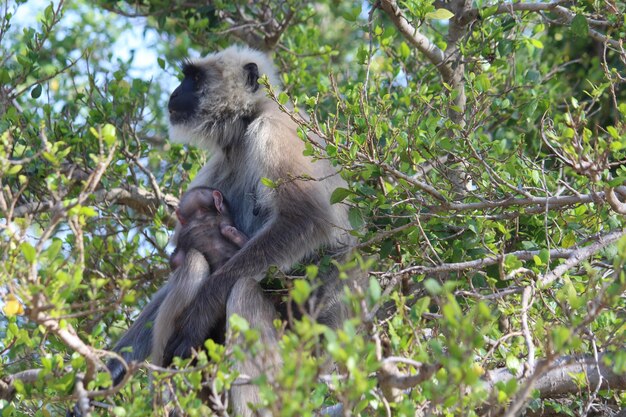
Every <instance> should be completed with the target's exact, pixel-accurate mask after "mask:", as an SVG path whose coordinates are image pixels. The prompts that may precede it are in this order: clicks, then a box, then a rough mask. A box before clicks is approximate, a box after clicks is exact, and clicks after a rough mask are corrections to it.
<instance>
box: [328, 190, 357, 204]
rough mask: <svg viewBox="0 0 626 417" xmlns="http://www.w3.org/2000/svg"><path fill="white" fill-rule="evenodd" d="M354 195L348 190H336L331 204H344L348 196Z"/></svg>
mask: <svg viewBox="0 0 626 417" xmlns="http://www.w3.org/2000/svg"><path fill="white" fill-rule="evenodd" d="M350 194H352V190H348V189H347V188H341V187H339V188H336V189H335V191H333V193H332V194H331V196H330V204H337V203H340V202H342V201H343V200H344V199H345V198H346V197H347V196H349V195H350Z"/></svg>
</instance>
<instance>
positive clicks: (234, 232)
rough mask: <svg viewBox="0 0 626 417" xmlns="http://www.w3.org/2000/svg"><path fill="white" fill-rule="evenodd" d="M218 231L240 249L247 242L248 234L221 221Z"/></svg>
mask: <svg viewBox="0 0 626 417" xmlns="http://www.w3.org/2000/svg"><path fill="white" fill-rule="evenodd" d="M220 232H221V233H222V236H224V237H225V238H226V239H228V240H230V241H231V242H233V243H234V244H235V245H237V246H239V248H240V249H241V248H242V247H243V245H245V244H246V243H247V242H248V236H246V235H244V234H243V233H242V232H241V231H239V229H237V228H236V227H235V226H231V225H229V224H225V223H222V224H220Z"/></svg>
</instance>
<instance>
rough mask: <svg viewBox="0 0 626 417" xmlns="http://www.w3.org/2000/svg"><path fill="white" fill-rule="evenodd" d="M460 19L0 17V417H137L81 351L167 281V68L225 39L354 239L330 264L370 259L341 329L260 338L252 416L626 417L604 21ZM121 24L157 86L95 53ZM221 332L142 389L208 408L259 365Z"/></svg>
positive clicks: (277, 7)
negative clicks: (244, 56)
mask: <svg viewBox="0 0 626 417" xmlns="http://www.w3.org/2000/svg"><path fill="white" fill-rule="evenodd" d="M462 3H464V2H462V1H449V2H439V1H432V0H409V1H404V2H401V3H400V5H398V4H397V3H396V2H395V1H390V0H381V1H379V2H375V3H367V2H364V3H361V2H356V3H350V2H333V1H319V2H296V1H293V0H285V1H274V2H269V1H268V2H254V1H249V2H247V1H243V0H238V1H235V2H226V1H212V2H206V1H203V2H200V1H198V2H194V1H188V2H170V1H163V0H140V1H133V2H109V1H106V0H101V1H100V2H99V3H98V4H97V5H93V4H92V3H90V2H81V1H78V0H77V1H72V2H65V1H62V0H61V1H56V2H53V3H50V5H49V6H47V7H45V8H44V9H43V10H42V11H41V12H40V13H38V14H37V17H36V18H32V17H29V18H23V17H22V18H21V19H20V17H19V16H20V15H19V14H16V12H21V13H24V12H25V13H27V14H28V13H29V11H32V10H34V6H33V5H32V4H31V3H28V2H24V1H16V2H5V3H4V4H3V5H2V6H0V7H1V8H2V10H3V13H2V14H1V15H0V50H1V52H2V53H1V54H0V62H1V65H0V213H1V214H2V218H0V230H1V233H2V240H1V241H0V248H1V250H0V300H1V301H2V306H3V312H4V315H0V352H1V355H0V378H1V379H0V410H2V415H3V416H5V415H6V416H11V415H16V416H17V415H61V414H64V413H65V409H67V408H69V407H71V406H72V404H74V403H75V402H76V400H77V399H80V398H85V394H84V392H85V390H87V392H88V393H89V394H88V395H90V396H93V397H94V398H95V399H96V400H97V401H99V402H100V403H102V404H106V405H109V406H110V408H102V407H96V408H95V410H94V412H93V414H95V415H120V416H131V415H137V416H139V415H150V414H153V413H156V411H153V407H155V406H156V404H157V400H156V399H155V398H153V396H151V395H150V394H149V390H147V387H149V382H148V374H152V373H153V372H151V369H152V370H153V368H151V367H150V366H149V365H147V364H140V365H138V366H137V368H136V369H135V373H134V375H133V377H132V378H131V379H130V381H127V382H126V383H125V384H124V385H123V386H122V387H117V388H115V389H113V390H111V391H106V388H107V387H108V386H109V385H110V381H109V376H108V374H107V373H106V371H105V369H104V368H103V367H102V363H103V361H106V359H107V358H108V357H109V356H107V355H108V354H107V353H106V352H105V351H104V349H106V348H108V347H110V346H111V345H112V343H113V342H114V341H115V340H117V338H118V337H119V336H120V334H121V333H122V332H123V331H124V329H126V328H127V327H128V325H129V323H131V322H132V320H133V319H134V318H135V317H136V315H137V314H138V312H139V311H141V308H142V306H144V305H145V303H146V301H147V300H148V299H149V297H150V295H151V294H152V293H154V291H155V290H156V288H158V287H159V286H160V285H161V284H162V283H163V281H164V279H166V277H167V274H168V267H167V259H166V258H167V252H168V248H167V242H168V237H169V232H170V230H171V228H172V226H173V224H174V220H173V216H172V214H173V208H174V207H175V206H176V203H177V197H178V196H179V195H180V194H181V192H182V191H183V190H184V189H185V187H186V184H188V183H189V180H190V178H192V177H193V176H194V174H195V172H196V171H197V169H198V168H199V166H201V164H202V161H203V158H204V157H205V155H203V154H202V153H201V152H199V151H197V150H195V149H187V148H183V147H181V146H178V145H172V144H170V143H168V142H167V141H166V137H167V133H166V132H167V128H166V114H165V112H164V110H163V109H164V108H165V106H166V100H167V94H168V92H169V91H170V90H171V88H172V85H175V81H174V80H173V78H174V76H176V75H177V74H178V70H177V65H178V61H179V60H180V59H182V58H184V57H185V56H187V55H188V54H191V55H192V56H197V55H200V54H204V53H207V52H210V51H212V50H215V49H217V48H219V47H223V46H225V45H227V44H229V43H232V42H234V41H238V42H247V43H249V44H251V45H254V46H256V47H259V48H262V49H265V50H272V51H274V58H275V61H276V64H277V66H278V68H279V70H280V71H281V74H282V81H283V83H284V90H280V92H279V91H277V90H275V86H273V87H272V92H273V94H275V99H276V101H277V102H278V103H280V104H281V105H283V104H285V103H286V102H287V101H291V102H292V103H294V104H295V106H296V111H294V110H291V109H290V108H289V106H287V107H285V108H284V109H285V111H287V112H291V113H292V115H293V117H294V118H296V119H299V120H300V123H301V125H302V129H303V132H306V131H309V132H314V133H317V134H319V135H320V136H322V137H323V138H325V139H326V142H327V144H326V148H325V150H324V151H323V153H322V154H320V150H319V149H316V148H315V147H314V146H313V145H311V146H310V147H309V149H308V150H307V152H309V153H310V154H312V155H316V156H320V157H329V158H331V160H332V161H333V162H334V163H336V164H337V165H338V166H340V167H341V168H342V171H341V172H342V175H343V176H344V177H345V178H346V179H347V180H348V181H349V184H350V186H349V189H340V190H338V191H336V192H335V193H334V194H333V200H334V201H335V202H339V201H344V202H346V203H348V204H350V207H351V208H350V219H351V223H352V226H353V227H354V231H353V233H354V234H355V235H356V236H358V238H359V239H360V242H361V244H360V246H359V248H358V254H357V255H356V258H355V260H354V261H353V263H352V264H351V265H346V266H345V268H346V270H348V269H349V268H356V269H362V268H364V267H367V269H369V282H368V283H366V284H367V285H363V287H362V288H358V289H356V290H355V291H353V292H350V293H346V298H347V300H348V302H349V303H350V305H351V306H352V307H353V310H354V316H353V318H352V319H350V320H349V321H347V322H346V323H345V324H344V326H343V328H341V329H338V330H337V331H332V330H330V329H328V328H325V327H324V326H321V325H320V324H317V323H315V322H314V321H313V320H311V319H310V318H308V317H304V318H303V319H302V320H301V321H297V322H295V323H292V326H291V328H290V329H289V330H285V329H284V326H283V324H281V323H277V325H278V326H279V329H280V331H281V336H282V339H281V346H280V348H281V352H280V353H281V356H282V357H283V360H284V367H283V369H282V370H281V372H280V373H279V374H278V375H277V376H276V378H275V379H273V380H268V379H261V380H259V381H253V383H257V384H259V386H261V391H262V397H263V404H262V405H263V406H265V407H267V408H268V409H269V410H271V411H272V413H273V414H274V415H281V416H307V415H314V413H315V412H317V411H319V410H321V409H325V410H326V411H328V412H335V411H336V410H338V409H342V410H343V413H344V415H383V416H384V415H399V416H403V415H417V414H419V415H422V414H427V413H428V414H435V415H446V416H448V415H463V416H471V415H486V414H492V415H517V414H519V413H520V410H525V413H526V414H527V415H535V414H537V413H539V412H540V411H541V412H544V413H546V414H553V415H554V414H558V413H561V414H563V415H586V414H588V413H589V412H590V410H596V411H598V410H599V412H601V413H604V414H606V415H612V413H613V412H615V411H617V410H619V409H621V408H623V407H626V386H624V378H623V375H624V373H625V372H626V353H625V352H624V350H623V346H624V343H625V342H626V326H624V318H625V316H626V298H625V297H624V294H625V293H624V291H625V289H626V267H625V263H626V238H625V237H624V235H625V234H626V232H625V230H626V229H625V227H626V221H625V217H624V216H625V215H626V168H625V164H624V161H626V123H625V122H624V120H626V90H625V89H624V82H625V81H626V79H625V78H624V75H623V74H625V73H626V51H625V50H624V44H623V39H626V4H625V3H624V2H622V1H612V2H591V1H582V2H573V3H575V5H569V3H567V4H566V3H563V2H561V3H563V5H557V4H553V3H554V2H553V3H543V2H537V3H515V6H512V5H501V4H499V2H487V1H475V2H466V3H468V4H467V6H468V7H465V8H464V7H462V6H463V4H462ZM533 6H534V7H535V8H533ZM22 16H24V15H23V14H22ZM138 25H139V27H140V28H141V30H143V34H144V35H145V37H143V38H142V39H144V41H145V43H146V44H147V45H148V47H150V48H151V49H152V50H155V51H158V54H159V57H158V59H156V62H155V63H152V64H153V66H156V65H158V66H159V67H160V69H159V70H158V75H157V76H154V77H144V76H143V73H142V72H143V71H146V70H145V68H146V67H149V66H148V65H146V63H145V62H137V59H135V57H137V56H139V55H140V53H139V52H137V51H136V52H134V53H130V54H129V55H128V56H121V55H120V54H117V53H115V50H116V49H117V48H118V47H119V43H116V42H119V40H120V39H122V40H123V39H124V36H136V35H137V33H140V32H141V30H140V31H137V27H138ZM148 39H153V40H154V39H156V40H155V41H148ZM298 110H299V112H298ZM302 114H307V115H308V117H306V118H304V117H302V116H301V115H302ZM303 136H304V135H303ZM306 291H307V286H306V285H304V284H294V285H293V289H292V296H293V298H294V299H299V297H302V294H303V293H304V294H306ZM234 320H235V323H234V327H235V329H238V330H237V331H239V332H241V333H243V334H244V335H245V336H246V340H247V343H246V344H245V345H244V346H228V347H224V346H220V345H216V344H215V343H212V342H211V341H208V342H207V346H206V347H207V350H206V352H202V353H201V354H199V357H198V358H197V361H196V362H194V363H193V364H192V365H189V366H188V367H187V368H185V371H183V372H181V373H172V372H165V371H163V372H156V373H155V374H156V376H155V377H154V378H156V379H155V380H156V381H159V384H166V383H171V384H173V385H174V386H176V387H177V390H176V393H177V396H176V400H177V401H178V402H179V404H180V405H182V406H183V407H184V408H185V410H186V411H187V412H188V413H189V414H190V415H207V414H209V413H210V411H209V409H208V407H207V405H206V404H203V403H202V402H201V401H200V400H199V399H198V397H197V391H198V390H199V389H200V388H201V384H202V381H203V380H205V381H209V383H208V388H209V390H210V391H211V392H212V393H213V394H216V398H221V397H220V395H222V394H224V393H226V392H227V389H228V388H229V386H230V385H231V384H232V383H233V382H234V381H235V379H236V378H237V375H236V374H235V373H234V372H232V366H231V365H232V363H233V361H238V360H241V359H242V358H243V357H244V356H245V355H247V354H251V352H252V353H254V352H255V349H258V346H255V341H256V340H257V339H258V335H255V331H254V330H253V329H250V326H249V323H245V322H241V321H237V319H236V318H235V319H234ZM320 351H324V352H328V356H329V357H330V358H331V359H332V360H333V361H334V363H335V364H336V365H337V367H336V368H337V370H333V371H331V370H329V367H328V363H327V362H328V360H327V359H328V357H325V356H320V355H315V354H316V353H318V352H320ZM183 362H184V361H181V362H179V363H178V365H180V366H181V367H182V366H183ZM187 362H188V361H187ZM555 370H561V371H562V374H560V375H558V376H557V374H556V372H555ZM597 370H600V371H601V373H602V377H603V379H601V380H600V379H599V378H598V376H597ZM620 377H621V378H620ZM83 384H84V386H83ZM98 390H105V391H98ZM90 398H91V397H90ZM221 406H224V407H225V406H226V403H225V402H224V403H222V404H221V405H220V404H219V401H218V404H214V408H215V409H216V410H218V412H222V413H225V411H224V410H222V411H220V410H219V409H220V407H221ZM159 412H161V413H163V411H162V410H160V411H159Z"/></svg>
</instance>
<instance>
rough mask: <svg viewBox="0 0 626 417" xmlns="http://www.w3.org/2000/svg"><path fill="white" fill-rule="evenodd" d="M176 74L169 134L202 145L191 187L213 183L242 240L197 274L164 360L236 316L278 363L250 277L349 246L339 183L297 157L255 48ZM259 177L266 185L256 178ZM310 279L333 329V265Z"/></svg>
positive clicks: (137, 341)
mask: <svg viewBox="0 0 626 417" xmlns="http://www.w3.org/2000/svg"><path fill="white" fill-rule="evenodd" d="M183 75H184V78H183V80H182V81H181V84H180V86H178V87H177V88H176V89H175V90H174V92H173V93H172V95H171V97H170V101H169V105H168V108H169V112H170V124H171V126H170V136H171V139H172V140H173V141H175V142H180V143H189V144H194V145H196V146H199V147H202V148H205V149H207V150H209V151H210V159H209V161H208V163H207V164H206V165H205V166H204V167H203V168H202V169H201V170H200V172H199V173H198V175H197V176H196V178H195V179H194V180H193V182H192V183H191V185H190V188H193V187H199V186H209V187H212V188H216V189H219V190H220V191H221V192H222V193H223V194H224V197H225V198H226V200H228V202H229V204H230V210H231V215H232V217H233V220H234V223H235V226H236V228H237V229H238V230H240V231H241V232H243V233H244V234H245V235H247V236H249V237H250V240H249V241H248V242H247V243H246V244H245V245H244V246H243V247H242V248H241V249H240V250H239V252H237V253H236V254H235V255H234V256H233V257H232V258H231V259H230V260H229V261H228V262H227V263H226V264H225V265H223V266H222V267H221V268H220V269H219V270H218V271H215V273H212V274H211V275H210V276H209V275H208V271H206V272H202V273H203V274H205V279H204V281H203V284H202V285H201V286H200V288H199V290H198V293H197V294H196V296H195V297H194V299H193V301H192V302H191V304H190V305H189V307H188V308H187V309H186V310H185V311H184V313H183V314H181V316H180V318H179V319H178V320H176V324H177V327H176V328H175V329H173V332H172V335H173V336H172V337H171V338H170V340H169V342H168V343H167V345H166V347H165V351H164V358H163V359H164V364H166V365H167V364H169V363H170V362H171V360H172V358H173V357H174V356H183V357H184V356H189V355H190V354H191V350H192V349H193V348H198V347H200V346H202V344H203V343H204V341H205V339H206V338H207V337H208V336H209V335H210V332H211V331H212V329H214V328H215V327H216V325H217V323H218V322H219V320H220V319H222V318H224V316H225V314H226V315H227V316H230V315H231V314H234V313H236V314H238V315H240V316H242V317H244V318H245V319H247V320H248V322H249V323H250V325H251V326H252V327H256V328H257V329H259V330H260V331H261V340H262V341H263V342H264V343H265V344H267V345H270V348H269V349H267V350H268V351H269V353H270V355H269V356H262V357H261V358H259V361H261V362H264V361H265V362H266V363H265V365H267V366H265V368H267V367H268V366H269V367H271V366H272V364H273V363H274V364H275V363H276V362H277V361H278V360H279V358H277V357H276V356H272V355H271V354H272V353H274V354H275V353H276V349H271V345H272V344H275V343H276V340H275V334H274V332H273V326H272V324H271V320H268V317H270V316H271V311H269V310H271V309H273V308H274V307H273V305H271V304H270V303H268V302H267V300H265V299H264V298H263V294H262V289H261V287H260V286H259V284H258V281H260V280H261V279H262V278H263V277H264V275H265V273H266V271H267V269H268V267H269V266H270V265H276V266H278V267H280V268H281V269H284V270H289V269H290V268H291V267H292V266H293V265H294V264H295V263H296V262H301V261H302V262H310V261H314V260H315V259H318V260H319V259H320V253H321V254H322V255H323V254H328V255H338V254H342V253H346V252H347V251H348V250H349V249H350V247H352V246H353V243H354V242H353V238H352V237H351V236H350V235H349V233H348V230H349V229H350V227H349V222H348V216H347V209H346V207H345V206H344V205H342V204H335V205H331V204H330V195H331V193H332V192H333V191H334V190H335V189H336V188H337V187H339V186H345V183H344V181H343V180H342V179H341V177H340V176H339V175H338V173H337V172H336V170H335V169H334V168H333V167H332V166H331V165H330V163H329V162H328V161H327V160H317V161H313V160H312V159H310V158H309V157H306V156H304V155H303V151H304V149H305V146H304V143H303V141H302V140H301V139H300V138H299V137H298V134H297V128H298V127H297V125H296V124H295V123H294V122H293V121H292V120H291V118H290V116H289V115H287V114H285V113H283V112H281V110H280V109H279V108H278V105H277V104H276V103H275V102H274V101H273V100H272V99H270V98H269V97H267V95H266V93H265V91H264V90H263V89H262V88H260V85H259V84H258V79H259V78H260V76H261V75H266V76H267V77H268V79H269V81H270V84H272V85H273V86H277V85H278V77H277V76H276V73H275V70H274V67H273V65H272V64H271V62H270V61H269V59H268V58H267V57H266V56H265V55H264V54H262V53H261V52H258V51H254V50H252V49H249V48H245V47H236V46H234V47H230V48H227V49H225V50H224V51H222V52H218V53H214V54H210V55H208V56H207V57H205V58H202V59H198V60H192V61H188V62H186V63H185V64H184V66H183ZM314 139H316V138H314ZM317 139H319V138H317ZM263 178H267V179H269V180H271V181H272V183H273V184H274V185H275V187H273V188H270V187H267V186H265V185H263V183H262V179H263ZM198 250H199V251H200V252H201V249H198ZM195 266H197V265H189V264H187V263H185V264H183V266H182V267H181V268H179V269H177V270H176V271H175V272H174V273H193V274H198V272H193V271H195V269H196V268H194V267H195ZM316 284H319V285H317V286H316V288H317V289H316V291H315V292H314V294H313V296H312V297H311V300H310V303H309V305H310V307H311V308H310V311H312V312H313V313H314V314H315V315H316V316H317V319H318V321H319V322H321V323H324V324H327V325H329V326H331V327H337V326H339V325H340V324H341V323H342V321H343V319H344V305H343V303H342V302H341V300H340V298H341V296H342V287H343V285H342V282H340V281H339V279H338V275H337V270H336V269H335V268H334V267H332V266H331V267H327V268H320V273H319V275H318V282H317V283H316ZM166 295H167V286H166V287H164V288H162V289H161V290H159V292H158V293H157V294H156V295H155V296H154V297H153V299H152V301H151V302H150V303H149V304H148V306H146V308H145V309H144V311H143V312H142V314H141V315H140V316H139V317H138V319H137V321H136V322H135V323H134V324H133V326H132V327H131V328H130V329H129V330H128V332H127V333H126V334H125V335H124V336H123V337H122V339H121V340H120V341H119V342H118V344H117V345H116V347H115V348H114V350H116V351H118V352H122V356H123V357H124V359H125V360H127V361H130V360H136V361H140V360H144V359H145V358H146V357H147V356H148V355H149V354H150V350H151V340H152V329H151V327H150V326H146V324H147V323H149V322H151V321H153V320H154V319H155V317H156V315H157V312H158V307H159V305H160V304H161V303H162V302H163V300H164V299H165V297H166ZM126 347H132V350H131V351H130V352H129V351H127V350H125V349H124V348H126ZM257 365H258V364H251V363H244V364H242V367H241V368H240V369H239V371H240V372H242V373H246V374H248V375H252V376H254V373H255V372H256V373H258V372H259V367H258V366H257ZM261 365H263V364H261ZM108 366H109V369H110V370H111V374H112V375H113V378H114V381H116V382H119V380H121V377H122V376H123V373H124V368H123V367H122V365H121V363H120V362H118V361H114V362H110V363H109V364H108ZM261 369H263V367H261ZM231 396H232V403H233V406H234V408H235V413H236V414H242V415H244V416H248V415H250V414H249V413H250V411H249V410H248V409H247V407H246V406H245V405H246V404H247V403H249V402H251V403H255V402H257V401H256V390H255V389H254V387H239V388H236V390H235V391H232V392H231Z"/></svg>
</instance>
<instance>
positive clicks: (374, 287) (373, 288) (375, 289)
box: [369, 277, 382, 302]
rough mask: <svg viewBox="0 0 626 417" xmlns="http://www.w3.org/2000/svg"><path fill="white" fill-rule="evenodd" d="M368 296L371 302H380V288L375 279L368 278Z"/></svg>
mask: <svg viewBox="0 0 626 417" xmlns="http://www.w3.org/2000/svg"><path fill="white" fill-rule="evenodd" d="M369 294H370V297H372V301H373V302H377V301H378V300H380V297H381V295H382V288H381V287H380V283H379V282H378V280H377V279H376V278H375V277H370V287H369Z"/></svg>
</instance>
